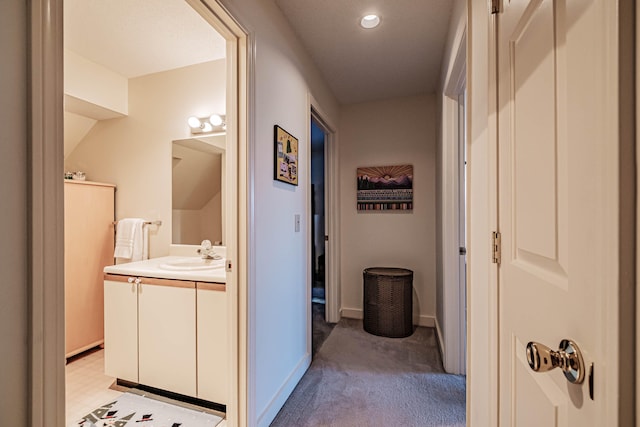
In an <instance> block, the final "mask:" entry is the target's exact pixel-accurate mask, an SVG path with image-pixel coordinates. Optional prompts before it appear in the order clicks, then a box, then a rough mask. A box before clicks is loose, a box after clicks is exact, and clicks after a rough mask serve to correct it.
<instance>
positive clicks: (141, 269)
mask: <svg viewBox="0 0 640 427" xmlns="http://www.w3.org/2000/svg"><path fill="white" fill-rule="evenodd" d="M190 259H192V260H198V259H200V257H184V256H165V257H160V258H153V259H147V260H144V261H136V262H129V263H126V264H116V265H109V266H107V267H105V268H104V272H105V273H109V274H120V275H124V276H142V277H155V278H158V279H177V280H189V281H194V282H209V283H226V282H227V279H226V277H227V273H226V272H225V269H224V267H222V268H213V269H208V270H166V269H164V268H160V265H161V264H165V263H171V262H176V261H181V260H190Z"/></svg>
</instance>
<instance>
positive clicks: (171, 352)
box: [138, 278, 196, 396]
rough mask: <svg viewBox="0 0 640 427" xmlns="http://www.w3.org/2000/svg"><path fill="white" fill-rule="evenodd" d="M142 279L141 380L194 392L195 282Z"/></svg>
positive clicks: (160, 386)
mask: <svg viewBox="0 0 640 427" xmlns="http://www.w3.org/2000/svg"><path fill="white" fill-rule="evenodd" d="M141 279H142V283H141V285H140V292H139V301H138V310H139V328H138V331H139V362H140V383H141V384H145V385H149V386H152V387H156V388H160V389H163V390H169V391H172V392H175V393H180V394H184V395H188V396H196V289H195V283H194V282H182V281H179V280H163V279H148V278H141Z"/></svg>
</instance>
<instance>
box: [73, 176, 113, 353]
mask: <svg viewBox="0 0 640 427" xmlns="http://www.w3.org/2000/svg"><path fill="white" fill-rule="evenodd" d="M114 191H115V186H114V185H111V184H102V183H96V182H85V181H65V183H64V244H65V250H64V268H65V278H64V279H65V328H66V345H65V354H66V356H67V357H70V356H73V355H75V354H78V353H80V352H82V351H85V350H87V349H90V348H92V347H95V346H97V345H100V344H102V342H103V340H104V326H103V319H104V316H103V307H104V302H103V291H102V274H103V273H102V271H103V269H104V267H105V266H107V265H111V264H113V244H114V238H113V233H114V228H113V219H114Z"/></svg>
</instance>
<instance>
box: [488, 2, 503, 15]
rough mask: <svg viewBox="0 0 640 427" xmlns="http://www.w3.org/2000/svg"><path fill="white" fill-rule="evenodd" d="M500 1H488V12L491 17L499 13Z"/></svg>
mask: <svg viewBox="0 0 640 427" xmlns="http://www.w3.org/2000/svg"><path fill="white" fill-rule="evenodd" d="M501 3H502V0H490V1H489V12H490V13H491V14H492V15H493V14H496V13H500V12H501V11H502V10H501V6H502V4H501Z"/></svg>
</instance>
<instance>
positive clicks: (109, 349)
mask: <svg viewBox="0 0 640 427" xmlns="http://www.w3.org/2000/svg"><path fill="white" fill-rule="evenodd" d="M225 277H226V274H225V269H224V259H223V260H203V259H201V258H200V257H178V256H169V257H162V258H155V259H151V260H145V261H139V262H132V263H128V264H119V265H113V266H109V267H106V268H105V269H104V320H105V338H104V341H105V373H106V374H107V375H110V376H113V377H116V378H118V379H121V380H125V381H129V382H133V383H138V384H143V385H146V386H150V387H155V388H158V389H162V390H166V391H170V392H173V393H179V394H182V395H186V396H191V397H196V398H199V399H203V400H207V401H211V402H215V403H219V404H223V405H226V404H227V400H228V399H227V397H228V385H229V375H228V372H229V355H228V353H229V345H228V332H227V329H228V328H227V324H228V322H227V298H226V293H225V289H226V284H225V282H226V280H225Z"/></svg>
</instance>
